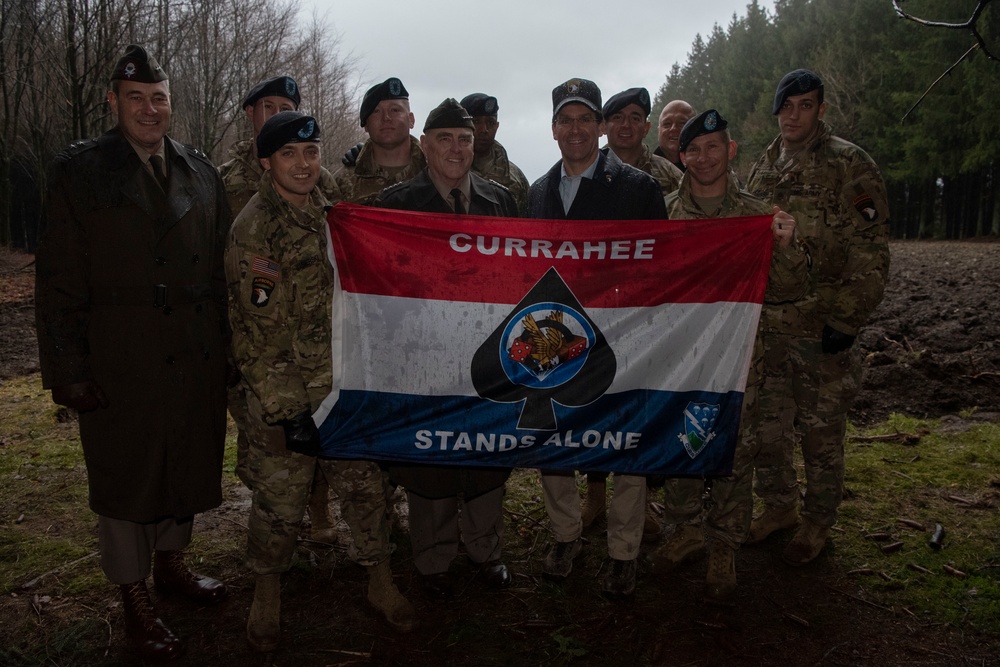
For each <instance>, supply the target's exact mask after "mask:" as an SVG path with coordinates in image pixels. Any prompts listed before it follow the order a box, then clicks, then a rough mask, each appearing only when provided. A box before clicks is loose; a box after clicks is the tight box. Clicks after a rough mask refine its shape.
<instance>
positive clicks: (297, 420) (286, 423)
mask: <svg viewBox="0 0 1000 667" xmlns="http://www.w3.org/2000/svg"><path fill="white" fill-rule="evenodd" d="M275 426H280V427H281V429H282V430H283V431H284V432H285V449H288V450H289V451H293V452H298V453H299V454H305V455H306V456H317V455H318V454H319V450H320V439H319V429H318V428H316V423H315V422H314V421H313V420H312V415H310V414H309V413H308V412H303V413H302V414H301V415H299V416H297V417H292V418H291V419H282V420H281V421H280V422H278V423H277V424H275Z"/></svg>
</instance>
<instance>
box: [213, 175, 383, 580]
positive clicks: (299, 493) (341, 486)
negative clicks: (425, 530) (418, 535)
mask: <svg viewBox="0 0 1000 667" xmlns="http://www.w3.org/2000/svg"><path fill="white" fill-rule="evenodd" d="M327 205H328V202H327V200H326V198H325V197H323V195H322V194H321V193H320V192H319V189H318V188H316V189H314V190H313V192H312V194H311V195H310V199H309V203H308V206H307V207H306V208H305V209H299V208H297V207H294V206H292V205H290V204H289V203H288V202H287V201H285V200H284V199H282V198H281V197H280V196H279V195H278V194H277V193H276V192H275V190H274V186H273V183H272V181H271V176H270V174H269V173H267V174H265V175H264V177H263V178H262V179H261V181H260V190H259V191H258V192H257V194H256V195H254V197H253V198H252V199H251V200H250V202H249V203H248V204H247V206H246V207H245V208H244V209H243V211H242V212H241V213H240V215H239V216H238V217H237V218H236V221H235V222H234V223H233V227H232V229H231V231H230V239H229V244H228V247H227V249H226V278H227V280H228V283H229V309H230V321H231V322H232V325H233V354H234V357H235V358H236V361H237V364H238V365H239V367H240V372H241V373H242V376H243V380H242V381H243V383H244V386H245V389H246V395H247V408H248V411H249V420H248V422H249V424H250V428H249V431H248V436H249V440H250V450H249V456H248V475H249V477H250V481H251V488H252V489H253V502H252V507H251V511H250V521H249V526H248V531H249V539H248V545H247V563H248V565H249V567H250V568H251V569H252V570H253V571H254V572H255V573H257V574H274V573H280V572H284V571H285V570H287V569H288V567H289V566H290V564H291V559H292V553H293V551H294V548H295V538H296V535H297V534H298V531H299V523H300V521H301V520H302V516H303V514H304V512H305V508H306V502H307V499H308V495H309V489H310V485H311V483H312V480H313V475H314V473H315V469H316V466H317V465H320V466H322V467H323V468H324V472H325V473H326V476H327V478H328V479H329V480H331V481H332V482H333V486H334V489H335V491H336V492H337V494H338V496H339V497H340V500H341V512H342V514H343V516H344V518H345V520H346V522H347V525H348V527H349V528H350V529H351V534H352V536H353V538H354V545H355V547H356V549H357V554H358V558H357V561H358V562H359V563H361V564H362V565H374V564H376V563H379V562H381V561H384V560H385V559H387V558H388V556H389V530H388V525H387V524H386V521H385V494H384V492H383V487H382V473H381V471H380V470H379V468H378V466H377V465H375V464H373V463H370V462H362V461H339V460H338V461H331V460H325V459H317V458H315V457H312V456H306V455H303V454H298V453H295V452H292V451H289V450H287V449H286V448H285V442H284V433H283V431H282V429H281V428H280V427H278V426H274V424H275V423H277V422H279V421H281V420H285V419H291V418H293V417H296V416H298V415H301V414H303V413H312V412H314V411H315V410H316V409H317V408H318V407H319V405H320V403H321V402H322V401H323V399H324V398H326V396H327V395H328V394H329V393H330V391H331V384H332V377H331V349H330V346H331V341H330V335H331V333H330V327H331V323H330V317H331V308H332V298H333V280H334V269H333V267H332V266H331V264H330V262H329V260H328V258H327V241H326V232H325V225H326V216H325V207H326V206H327Z"/></svg>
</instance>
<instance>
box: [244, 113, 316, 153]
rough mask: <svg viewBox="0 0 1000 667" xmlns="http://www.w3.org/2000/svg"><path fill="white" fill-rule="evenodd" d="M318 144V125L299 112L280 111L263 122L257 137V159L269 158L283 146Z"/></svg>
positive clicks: (311, 118) (310, 117) (309, 117)
mask: <svg viewBox="0 0 1000 667" xmlns="http://www.w3.org/2000/svg"><path fill="white" fill-rule="evenodd" d="M303 142H314V143H315V142H319V123H317V122H316V119H315V118H313V117H312V116H307V115H305V114H304V113H302V112H301V111H282V112H280V113H276V114H274V115H273V116H271V117H270V118H268V119H267V121H265V122H264V127H262V128H260V134H258V135H257V157H259V158H265V157H271V156H272V155H273V154H274V152H275V151H276V150H278V149H279V148H281V147H282V146H284V145H285V144H297V143H303Z"/></svg>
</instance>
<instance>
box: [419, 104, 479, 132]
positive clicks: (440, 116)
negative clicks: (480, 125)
mask: <svg viewBox="0 0 1000 667" xmlns="http://www.w3.org/2000/svg"><path fill="white" fill-rule="evenodd" d="M442 127H467V128H469V129H470V130H474V129H476V125H475V123H473V122H472V116H470V115H469V112H468V111H466V110H465V108H464V107H463V106H462V105H461V104H459V103H458V101H457V100H456V99H455V98H453V97H449V98H448V99H446V100H445V101H444V102H442V103H441V104H439V105H437V106H436V107H434V108H433V109H431V112H430V113H429V114H427V122H426V123H424V132H426V131H427V130H437V129H440V128H442Z"/></svg>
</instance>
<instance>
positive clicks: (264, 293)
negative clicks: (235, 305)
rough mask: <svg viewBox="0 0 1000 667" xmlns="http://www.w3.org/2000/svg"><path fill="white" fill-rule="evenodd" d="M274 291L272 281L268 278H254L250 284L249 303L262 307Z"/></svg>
mask: <svg viewBox="0 0 1000 667" xmlns="http://www.w3.org/2000/svg"><path fill="white" fill-rule="evenodd" d="M273 291H274V281H273V280H271V279H270V278H254V279H253V282H252V283H251V284H250V303H252V304H253V305H255V306H257V307H258V308H263V307H264V306H266V305H267V304H268V302H269V301H270V300H271V292H273Z"/></svg>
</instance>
